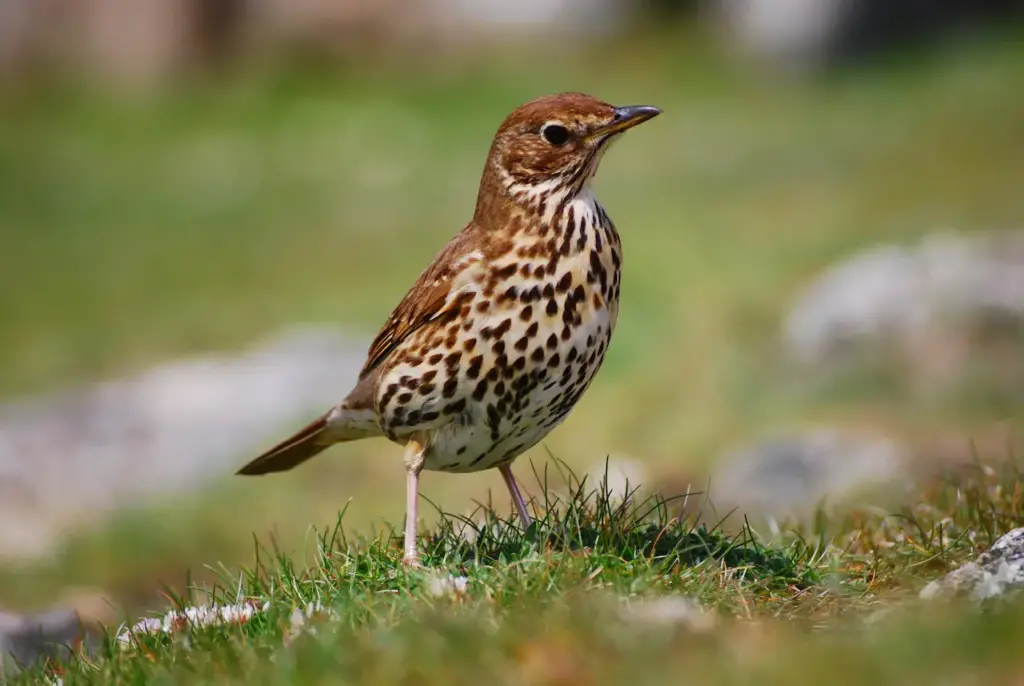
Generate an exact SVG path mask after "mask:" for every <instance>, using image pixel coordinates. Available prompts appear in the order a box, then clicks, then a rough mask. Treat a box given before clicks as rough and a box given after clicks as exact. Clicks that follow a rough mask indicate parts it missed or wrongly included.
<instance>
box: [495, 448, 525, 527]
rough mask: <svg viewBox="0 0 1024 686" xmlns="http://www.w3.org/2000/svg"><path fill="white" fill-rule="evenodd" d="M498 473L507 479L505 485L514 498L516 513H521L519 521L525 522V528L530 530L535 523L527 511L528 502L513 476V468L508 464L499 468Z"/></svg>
mask: <svg viewBox="0 0 1024 686" xmlns="http://www.w3.org/2000/svg"><path fill="white" fill-rule="evenodd" d="M498 471H499V472H501V477H502V478H503V479H505V485H506V486H508V492H509V494H510V495H511V496H512V502H513V503H514V504H515V506H516V511H517V512H518V513H519V519H521V520H522V522H523V528H524V529H526V528H529V526H530V524H532V523H533V518H532V517H530V513H529V512H527V510H526V502H525V501H524V500H523V496H522V495H520V493H519V486H518V484H516V478H515V477H514V476H512V468H511V467H509V466H508V465H507V464H506V465H502V466H500V467H498Z"/></svg>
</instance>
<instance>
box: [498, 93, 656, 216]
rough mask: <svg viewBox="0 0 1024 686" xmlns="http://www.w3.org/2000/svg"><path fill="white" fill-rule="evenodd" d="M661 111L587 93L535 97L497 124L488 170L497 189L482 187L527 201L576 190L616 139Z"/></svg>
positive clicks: (571, 192)
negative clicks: (610, 101) (611, 102)
mask: <svg viewBox="0 0 1024 686" xmlns="http://www.w3.org/2000/svg"><path fill="white" fill-rule="evenodd" d="M659 114H661V110H659V109H658V108H656V107H649V106H635V105H634V106H628V107H615V106H614V105H609V104H608V103H606V102H603V101H601V100H598V99H596V98H593V97H591V96H589V95H583V94H582V93H559V94H556V95H546V96H544V97H541V98H537V99H536V100H531V101H530V102H528V103H526V104H524V105H521V106H520V107H518V108H516V109H515V110H514V111H513V112H512V113H511V114H510V115H508V117H506V119H505V121H504V122H502V124H501V126H500V127H499V128H498V132H497V134H495V137H494V143H493V144H492V146H491V152H490V155H489V157H488V160H487V168H486V169H485V171H484V177H485V179H487V177H488V176H490V177H491V178H492V179H493V180H494V182H495V183H494V184H493V185H494V186H496V187H497V188H496V189H494V188H492V189H485V188H483V187H482V188H481V193H483V192H486V191H487V190H491V191H492V192H493V191H494V190H498V191H501V192H504V193H505V194H506V195H507V197H511V198H512V199H513V200H514V201H515V202H516V203H519V204H527V205H529V204H536V203H538V202H540V201H542V200H547V199H548V198H550V197H551V196H552V195H558V196H563V195H564V194H566V193H568V194H570V195H574V194H577V193H579V192H580V191H581V190H582V189H583V188H584V187H586V185H587V183H588V182H589V181H590V179H591V178H592V177H593V176H594V174H595V173H596V172H597V165H598V163H599V162H600V159H601V155H602V154H603V153H604V151H605V150H606V149H607V148H608V145H609V144H610V143H611V142H612V141H613V140H615V139H616V138H618V137H619V135H621V134H622V132H623V131H625V130H626V129H630V128H632V127H634V126H636V125H637V124H641V123H643V122H645V121H647V120H648V119H651V118H652V117H656V116H657V115H659ZM484 185H485V186H491V185H492V184H484ZM481 200H483V198H481Z"/></svg>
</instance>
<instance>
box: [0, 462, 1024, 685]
mask: <svg viewBox="0 0 1024 686" xmlns="http://www.w3.org/2000/svg"><path fill="white" fill-rule="evenodd" d="M1019 476H1020V475H1019V473H1018V472H1016V470H1015V468H1013V467H1011V466H1007V465H1006V464H1005V463H1004V464H1003V465H1002V466H1000V467H998V468H994V467H992V466H988V465H981V466H979V468H978V469H977V470H975V471H973V472H972V473H971V474H968V475H964V476H962V477H960V478H958V479H957V480H956V481H955V482H954V481H949V482H946V483H941V484H940V483H937V484H934V485H933V486H932V487H930V490H926V491H922V492H921V493H920V494H919V495H920V498H919V502H920V504H919V505H917V506H915V507H914V508H913V509H912V510H908V511H907V512H904V513H901V514H900V515H898V516H886V517H882V516H878V515H867V516H864V515H862V516H861V518H860V519H859V520H857V521H854V520H849V521H846V522H835V523H834V524H835V525H837V526H839V532H840V533H838V535H836V536H835V537H833V538H831V539H826V538H824V537H822V536H820V535H819V536H811V535H810V533H809V532H807V531H803V532H801V531H798V530H791V531H789V532H787V533H786V534H784V535H782V536H779V537H777V538H775V539H773V540H771V541H766V540H764V539H762V538H761V537H760V536H758V535H757V534H756V533H755V532H753V531H750V530H749V529H744V530H743V531H741V532H740V533H738V534H737V535H735V536H728V535H725V534H724V533H722V532H721V531H718V530H716V529H714V528H708V527H705V526H698V525H696V524H695V523H694V522H693V521H692V520H680V519H677V518H674V517H672V516H671V514H670V512H671V510H672V508H673V504H672V503H668V502H665V501H663V500H659V499H658V498H643V497H641V496H639V495H638V494H637V493H636V492H632V493H630V494H627V495H626V497H623V495H622V494H613V493H610V492H609V491H608V489H607V488H606V487H605V486H604V484H603V483H602V484H600V485H598V487H597V488H596V489H595V488H594V485H593V484H588V483H586V481H585V480H584V481H583V482H581V481H578V480H576V479H575V478H574V477H572V475H571V474H569V476H568V478H567V479H566V480H565V482H564V485H563V486H560V487H558V488H556V487H554V486H553V485H551V482H553V481H554V480H551V482H549V488H548V489H547V490H545V491H544V493H545V494H546V495H545V499H544V502H542V503H538V504H537V509H538V510H539V512H538V514H539V515H540V516H539V518H538V520H537V522H535V524H534V525H533V526H531V527H530V529H529V530H527V531H523V530H522V529H521V528H520V527H519V526H518V523H517V522H510V521H506V520H504V519H502V518H501V517H500V516H499V515H498V514H496V513H495V512H494V511H493V510H487V509H483V510H481V511H480V512H478V513H476V516H475V517H472V518H461V517H456V516H453V515H444V516H443V517H442V518H441V520H440V524H439V526H438V528H437V529H435V530H433V531H432V532H431V533H430V534H429V536H428V537H427V540H426V541H425V542H424V544H423V545H422V549H423V552H424V562H425V563H426V564H427V565H428V567H429V569H428V570H425V571H419V570H409V569H407V568H404V567H403V566H402V565H401V563H400V558H401V540H400V536H396V535H385V536H380V537H369V538H366V537H356V538H349V537H348V535H347V532H346V530H345V529H344V528H343V527H342V526H341V520H340V518H339V522H338V523H337V524H336V525H335V526H334V527H331V528H328V529H326V530H325V531H324V532H322V533H320V534H318V535H317V536H316V545H315V549H314V550H313V551H312V554H311V555H310V557H309V559H308V561H307V562H305V563H300V562H298V561H296V560H294V559H293V558H291V557H289V556H288V555H284V554H281V553H280V552H277V551H274V550H273V548H269V549H268V548H267V547H266V546H259V548H258V553H259V554H258V558H257V559H258V562H257V564H256V565H255V566H253V567H251V568H249V569H241V570H238V571H235V570H229V569H227V568H221V569H220V572H219V573H220V575H221V581H220V582H219V583H218V584H217V585H215V586H213V587H212V588H207V589H198V588H190V589H187V590H186V592H185V593H184V594H182V595H177V594H173V593H172V594H170V596H169V597H170V601H171V607H174V608H177V609H178V610H180V611H183V610H184V609H185V608H186V607H187V606H189V605H194V604H219V605H238V604H245V603H248V604H251V605H252V606H253V607H256V608H265V609H262V610H258V611H255V612H254V613H252V615H251V617H250V618H249V619H248V621H242V622H228V623H220V624H211V625H205V626H204V625H199V624H195V625H189V624H188V623H186V622H179V623H178V624H177V625H176V626H175V630H174V631H171V632H167V633H164V632H157V633H155V634H151V633H147V632H145V631H138V632H135V633H131V632H125V630H124V629H123V628H122V630H121V635H122V636H123V640H118V639H117V638H115V633H116V632H114V631H112V632H111V633H110V634H108V635H107V637H106V638H105V639H104V640H103V641H102V642H101V644H100V646H99V648H98V650H97V651H96V652H95V653H93V654H92V655H89V656H69V659H66V660H61V661H57V662H51V663H49V664H45V665H41V666H37V667H35V668H33V669H31V670H29V671H26V672H25V673H23V674H21V675H20V676H19V677H18V678H17V679H15V680H13V681H12V682H11V683H48V682H49V680H52V679H53V678H55V677H56V676H60V677H61V678H63V680H64V681H63V683H64V684H77V683H83V684H84V683H97V684H98V683H103V684H141V683H145V684H161V683H266V684H276V683H292V684H319V683H353V684H363V683H365V684H392V683H394V684H406V683H418V684H434V683H438V684H440V683H476V682H478V681H479V680H480V679H487V680H492V681H495V682H497V683H515V684H600V683H623V682H624V681H626V680H627V679H628V680H629V681H630V682H635V683H643V684H646V683H652V684H653V683H663V682H664V680H665V679H673V680H674V679H677V678H684V676H685V678H688V679H697V680H698V681H699V683H707V684H730V683H749V681H748V680H752V679H757V680H759V681H761V680H767V681H768V683H787V684H804V683H807V684H810V683H820V679H821V678H822V676H823V674H828V675H829V676H828V678H829V681H830V683H837V684H857V683H868V682H869V681H871V682H874V683H906V681H907V680H908V679H909V680H910V681H911V682H912V683H926V682H928V680H929V679H935V678H957V679H966V681H964V682H963V683H1005V681H1001V680H1000V679H1006V678H1009V677H1008V675H1010V674H1015V675H1017V674H1019V673H1020V669H1021V668H1022V667H1024V664H1022V663H1021V661H1020V656H1019V651H1017V650H1016V649H1015V646H1016V643H1015V641H1014V639H1013V638H1012V637H1014V636H1015V637H1016V640H1019V637H1020V636H1021V635H1022V632H1024V622H1022V621H1021V619H1020V614H1019V608H1018V607H1017V606H1016V604H1015V603H1014V601H1010V603H1009V605H1008V607H995V608H992V609H991V610H990V611H989V612H988V613H987V614H984V615H981V614H978V613H975V612H969V611H968V612H965V611H964V608H962V607H961V606H959V605H957V604H955V603H954V604H953V605H947V604H937V605H932V606H922V605H918V604H917V603H914V602H912V601H911V600H910V597H911V593H912V592H913V591H915V590H916V589H917V588H919V587H920V586H921V585H922V584H923V582H924V581H926V580H928V579H930V578H932V577H934V576H937V575H938V574H940V573H942V572H943V571H945V570H947V569H950V568H952V567H954V566H957V565H958V564H959V563H961V562H962V561H963V560H965V559H967V558H969V557H971V556H973V555H974V554H975V553H976V552H977V551H979V550H981V549H984V548H987V547H988V546H989V545H990V544H991V543H992V541H993V540H994V538H995V537H997V536H998V535H1001V534H1002V533H1004V532H1005V530H1006V528H1007V527H1008V526H1009V525H1010V524H1011V523H1015V522H1020V521H1021V518H1022V516H1024V503H1022V499H1021V491H1020V479H1019ZM683 599H688V600H683ZM880 608H889V610H890V613H889V614H888V615H885V616H880V615H879V614H878V612H877V611H878V610H879V609H880ZM926 647H927V649H926ZM988 679H997V681H989V680H988ZM956 683H961V682H960V681H957V682H956Z"/></svg>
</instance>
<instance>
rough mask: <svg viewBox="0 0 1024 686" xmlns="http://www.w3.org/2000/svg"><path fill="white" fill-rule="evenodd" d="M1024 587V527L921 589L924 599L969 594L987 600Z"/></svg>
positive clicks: (921, 595) (1006, 596)
mask: <svg viewBox="0 0 1024 686" xmlns="http://www.w3.org/2000/svg"><path fill="white" fill-rule="evenodd" d="M1022 587H1024V528H1019V529H1014V530H1012V531H1010V532H1009V533H1006V534H1004V535H1003V536H1002V537H1001V538H1000V539H999V540H997V541H996V542H995V543H994V544H992V547H991V548H989V549H988V550H987V551H985V552H984V553H982V554H981V555H979V556H978V559H977V560H975V561H974V562H968V563H967V564H965V565H963V566H962V567H960V568H959V569H954V570H953V571H952V572H950V573H949V574H947V575H946V576H944V577H942V578H941V579H936V580H935V581H932V582H931V583H929V584H928V585H927V586H925V587H924V588H923V589H922V590H921V594H920V597H921V598H922V599H923V600H935V599H940V598H954V597H967V598H968V599H969V600H972V601H976V602H979V603H984V602H986V601H992V600H996V599H1004V598H1008V597H1010V596H1012V595H1015V594H1016V593H1017V592H1018V591H1019V590H1020V589H1021V588H1022Z"/></svg>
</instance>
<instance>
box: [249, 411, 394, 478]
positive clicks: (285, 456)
mask: <svg viewBox="0 0 1024 686" xmlns="http://www.w3.org/2000/svg"><path fill="white" fill-rule="evenodd" d="M377 435H380V429H379V428H378V426H377V421H376V418H375V417H373V414H372V412H370V411H367V410H355V409H351V408H346V407H344V406H342V407H334V408H331V409H330V410H329V411H327V412H326V413H324V414H323V415H321V416H320V417H318V418H317V419H315V420H314V421H313V422H312V423H311V424H309V425H308V426H307V427H305V428H304V429H301V430H300V431H298V432H297V433H296V434H295V435H293V436H292V437H291V438H288V439H286V440H284V441H281V442H280V443H278V444H277V445H275V446H274V447H273V448H271V449H270V450H268V451H266V452H265V453H263V454H262V455H260V456H259V457H257V458H256V459H254V460H253V461H252V462H250V463H249V464H247V465H245V466H244V467H242V468H241V469H240V470H238V472H237V473H238V474H244V475H247V476H252V475H258V474H271V473H273V472H285V471H288V470H289V469H292V468H293V467H296V466H298V465H300V464H302V463H303V462H305V461H306V460H308V459H309V458H311V457H313V456H314V455H317V454H318V453H320V452H322V451H324V450H326V449H327V448H329V447H331V446H332V445H334V444H335V443H342V442H345V441H357V440H359V439H360V438H369V437H371V436H377Z"/></svg>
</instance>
